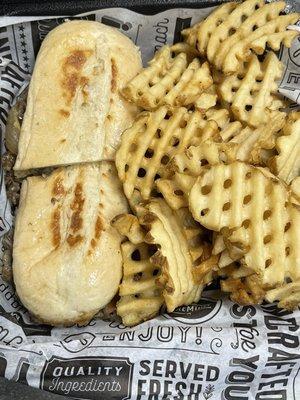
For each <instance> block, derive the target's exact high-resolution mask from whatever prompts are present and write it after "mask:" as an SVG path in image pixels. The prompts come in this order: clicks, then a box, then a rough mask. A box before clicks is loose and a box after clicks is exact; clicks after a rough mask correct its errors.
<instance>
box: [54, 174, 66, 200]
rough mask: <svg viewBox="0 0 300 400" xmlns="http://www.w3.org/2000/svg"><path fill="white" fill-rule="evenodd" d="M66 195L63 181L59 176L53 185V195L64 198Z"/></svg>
mask: <svg viewBox="0 0 300 400" xmlns="http://www.w3.org/2000/svg"><path fill="white" fill-rule="evenodd" d="M64 194H65V188H64V185H63V179H62V177H60V176H58V177H57V178H56V179H55V181H54V184H53V188H52V195H53V196H59V197H60V196H63V195H64Z"/></svg>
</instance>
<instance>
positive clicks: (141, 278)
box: [117, 242, 163, 326]
mask: <svg viewBox="0 0 300 400" xmlns="http://www.w3.org/2000/svg"><path fill="white" fill-rule="evenodd" d="M121 251H122V256H123V279H122V283H121V284H120V288H119V295H120V300H119V301H118V302H117V314H118V315H119V316H120V317H121V318H122V322H123V324H124V325H125V326H133V325H137V324H139V323H141V322H143V321H146V320H148V319H150V318H153V317H154V316H156V315H157V314H158V313H159V309H160V307H161V306H162V304H163V297H162V296H161V290H160V288H159V287H158V286H157V284H156V280H157V276H158V274H159V269H158V268H157V266H154V265H153V264H151V262H150V260H149V257H150V255H151V253H150V254H149V246H148V245H147V244H145V243H140V244H136V245H135V244H133V243H131V242H125V243H123V244H122V245H121Z"/></svg>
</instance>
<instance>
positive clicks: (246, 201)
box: [189, 161, 287, 232]
mask: <svg viewBox="0 0 300 400" xmlns="http://www.w3.org/2000/svg"><path fill="white" fill-rule="evenodd" d="M274 181H276V182H278V181H277V180H276V179H275V177H274ZM275 187H279V188H280V189H282V194H283V195H284V196H285V198H287V192H286V190H285V188H284V186H283V185H281V184H279V183H278V185H277V186H276V185H275V184H273V183H272V179H271V178H267V177H266V176H265V175H264V173H263V172H262V171H261V170H260V169H259V168H255V167H252V166H250V165H247V164H244V163H242V162H238V161H236V162H234V163H232V164H229V165H223V164H218V165H214V166H208V167H207V168H205V169H203V170H202V171H201V176H199V177H198V178H197V180H196V183H195V184H194V186H193V187H192V189H191V191H190V196H189V206H190V209H191V212H192V214H193V216H194V218H195V219H196V220H197V221H199V222H200V224H201V225H203V226H205V227H206V228H208V229H212V230H214V231H218V232H220V231H221V229H222V228H228V229H233V228H237V227H240V226H241V225H242V223H243V222H244V221H245V220H247V219H249V218H250V216H251V215H252V212H255V211H256V210H258V207H257V203H259V204H260V207H266V209H268V207H269V204H268V201H269V197H268V196H267V194H268V192H269V191H271V193H273V191H275V189H274V188H275Z"/></svg>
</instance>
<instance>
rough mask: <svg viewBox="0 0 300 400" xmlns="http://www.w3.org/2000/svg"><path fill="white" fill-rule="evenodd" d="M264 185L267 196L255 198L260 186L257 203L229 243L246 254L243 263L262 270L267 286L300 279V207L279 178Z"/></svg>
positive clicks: (231, 246)
mask: <svg viewBox="0 0 300 400" xmlns="http://www.w3.org/2000/svg"><path fill="white" fill-rule="evenodd" d="M266 180H269V179H268V178H266ZM257 183H258V182H257ZM264 186H265V189H268V190H265V198H264V199H261V200H260V201H258V198H257V199H255V197H257V196H256V194H257V192H259V189H258V188H259V186H258V187H257V188H256V191H255V192H253V199H252V200H251V202H253V204H255V207H253V208H252V210H251V213H250V215H249V216H248V219H247V220H246V222H244V223H243V225H242V226H241V227H240V228H238V229H237V230H235V231H233V232H231V234H229V236H228V243H227V247H228V249H229V251H230V253H231V252H232V253H235V252H236V253H237V254H242V255H243V259H242V260H241V262H242V264H243V265H245V266H247V267H248V268H251V269H253V270H254V271H255V272H256V273H258V274H260V276H261V278H262V283H263V285H264V287H269V288H273V287H276V286H278V285H282V284H283V283H284V282H285V279H286V278H289V279H292V280H295V279H297V278H298V279H300V272H299V271H300V248H299V242H298V241H299V235H300V210H299V206H296V205H294V204H292V203H289V202H288V192H287V191H286V190H285V188H284V186H283V185H281V184H280V183H279V182H278V181H270V183H269V185H268V184H267V185H264ZM262 189H263V188H262ZM261 191H262V190H261Z"/></svg>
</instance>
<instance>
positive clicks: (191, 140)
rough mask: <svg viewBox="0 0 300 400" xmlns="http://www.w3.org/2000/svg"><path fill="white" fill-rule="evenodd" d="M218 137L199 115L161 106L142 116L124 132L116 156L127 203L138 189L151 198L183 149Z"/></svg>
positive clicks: (143, 195)
mask: <svg viewBox="0 0 300 400" xmlns="http://www.w3.org/2000/svg"><path fill="white" fill-rule="evenodd" d="M214 134H218V127H217V125H216V123H215V122H214V121H205V120H204V119H203V117H202V114H201V113H200V112H198V111H194V112H189V111H187V110H186V109H185V108H176V109H168V108H167V107H165V106H163V107H161V108H159V109H158V110H156V111H154V112H144V113H141V114H140V116H139V118H138V119H137V120H136V121H135V123H134V124H133V126H132V127H131V128H129V129H128V130H126V131H125V132H124V133H123V135H122V139H121V146H120V148H119V150H118V151H117V154H116V166H117V170H118V174H119V177H120V179H121V181H122V182H123V187H124V192H125V195H126V196H127V198H128V199H130V198H131V196H132V194H133V191H134V189H138V190H139V191H140V193H141V196H142V198H143V199H145V200H147V199H149V198H150V195H151V191H152V190H153V188H154V182H155V181H156V180H157V179H159V178H160V177H164V176H165V175H166V173H167V169H166V165H167V164H168V162H169V160H170V159H171V158H172V157H173V156H174V155H176V154H178V153H181V152H182V151H183V150H184V149H185V148H186V147H188V146H190V145H193V144H198V143H200V142H201V141H202V140H205V139H207V138H209V137H213V135H214Z"/></svg>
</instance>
